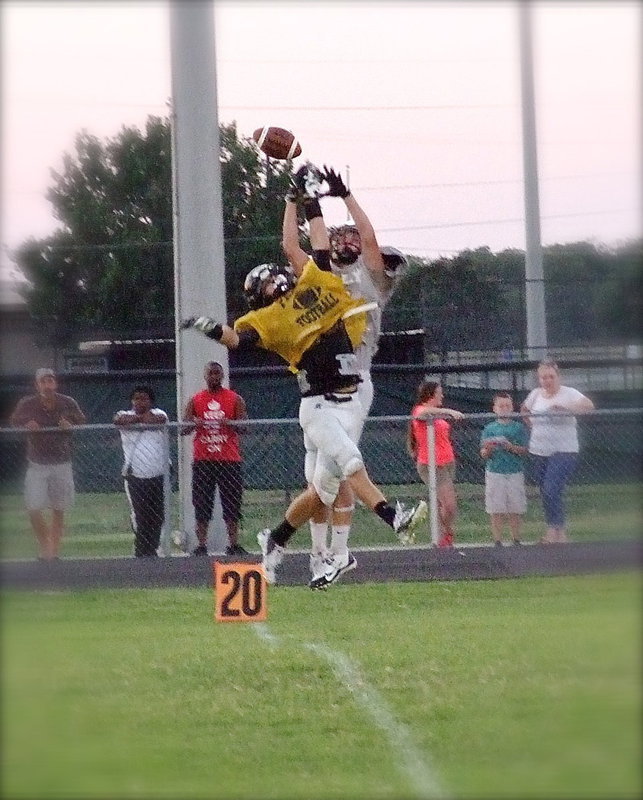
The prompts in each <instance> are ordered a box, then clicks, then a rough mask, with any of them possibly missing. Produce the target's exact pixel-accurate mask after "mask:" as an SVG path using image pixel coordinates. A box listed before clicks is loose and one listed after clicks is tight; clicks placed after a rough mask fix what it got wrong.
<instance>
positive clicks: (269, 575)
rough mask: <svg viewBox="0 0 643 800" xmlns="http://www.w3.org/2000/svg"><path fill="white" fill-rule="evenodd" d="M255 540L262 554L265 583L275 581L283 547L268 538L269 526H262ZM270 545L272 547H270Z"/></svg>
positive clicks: (282, 554)
mask: <svg viewBox="0 0 643 800" xmlns="http://www.w3.org/2000/svg"><path fill="white" fill-rule="evenodd" d="M257 541H258V542H259V547H260V548H261V555H262V556H263V558H262V561H261V566H262V567H263V573H264V575H265V577H266V581H267V583H275V581H276V579H277V575H276V572H277V567H278V566H279V565H280V564H281V562H282V561H283V558H284V548H283V547H282V546H281V545H278V544H275V543H274V542H273V541H272V540H271V538H270V528H264V529H263V530H262V531H259V533H258V534H257ZM271 545H272V547H271Z"/></svg>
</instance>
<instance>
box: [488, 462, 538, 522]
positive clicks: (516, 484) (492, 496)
mask: <svg viewBox="0 0 643 800" xmlns="http://www.w3.org/2000/svg"><path fill="white" fill-rule="evenodd" d="M484 507H485V511H486V512H487V514H524V513H525V512H526V511H527V494H526V492H525V476H524V474H523V473H522V472H512V473H510V474H508V475H503V474H501V473H499V472H485V485H484Z"/></svg>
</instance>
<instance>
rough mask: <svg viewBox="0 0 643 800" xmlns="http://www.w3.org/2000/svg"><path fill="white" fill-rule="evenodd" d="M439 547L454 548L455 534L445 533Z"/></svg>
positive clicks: (439, 541) (441, 537)
mask: <svg viewBox="0 0 643 800" xmlns="http://www.w3.org/2000/svg"><path fill="white" fill-rule="evenodd" d="M438 547H453V534H452V533H445V534H444V535H443V536H440V538H439V539H438Z"/></svg>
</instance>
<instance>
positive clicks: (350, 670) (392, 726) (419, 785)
mask: <svg viewBox="0 0 643 800" xmlns="http://www.w3.org/2000/svg"><path fill="white" fill-rule="evenodd" d="M251 627H252V628H253V630H254V631H255V633H256V634H257V636H258V637H259V638H260V639H261V640H262V641H263V642H265V643H266V644H268V645H269V646H270V647H273V648H274V647H278V646H279V644H280V640H279V637H277V636H275V635H274V634H273V633H271V631H270V630H269V628H268V626H267V625H266V623H264V622H258V623H255V624H254V625H252V626H251ZM302 646H303V647H305V648H306V649H307V650H311V651H312V652H313V653H316V654H317V655H319V656H322V657H323V658H324V659H326V661H328V663H329V664H330V666H331V668H332V670H333V672H334V673H335V677H336V678H337V679H338V680H339V681H340V682H341V683H342V684H343V685H344V686H345V688H346V689H347V690H348V691H349V692H350V693H351V694H352V695H353V696H354V697H355V699H356V700H357V702H358V704H359V705H360V706H361V707H362V709H363V710H364V711H366V713H367V714H368V715H369V716H370V717H371V719H372V720H373V721H374V722H375V724H376V725H377V727H378V728H379V729H380V730H381V731H382V732H383V733H384V734H385V735H386V738H387V739H388V743H389V746H390V747H391V750H392V751H393V752H394V754H395V756H396V759H394V760H395V761H396V763H397V764H398V765H399V766H400V767H401V769H402V772H403V774H404V776H405V777H406V778H407V780H408V781H409V783H410V784H411V785H412V787H413V789H414V792H415V794H416V796H417V797H420V798H426V799H427V800H428V799H429V798H446V797H448V795H447V794H446V792H445V791H444V789H443V788H442V787H441V786H440V784H439V782H438V780H437V778H436V776H435V771H434V769H433V768H432V767H431V766H429V764H428V763H427V761H428V759H427V757H426V754H423V753H421V752H420V751H419V750H418V748H417V747H416V746H415V744H414V742H413V740H412V738H411V734H410V733H409V730H408V728H406V726H405V725H403V724H402V723H401V722H398V720H397V719H396V718H395V716H394V715H393V713H392V712H391V711H390V710H389V709H388V707H387V705H386V701H385V700H384V698H383V697H382V695H381V694H380V693H379V692H378V691H377V689H376V688H375V687H374V686H370V685H369V684H368V683H367V682H366V681H365V680H364V678H363V677H362V675H361V674H360V671H359V668H358V666H357V664H355V662H354V661H352V660H351V659H350V658H349V657H348V656H346V655H344V653H341V652H338V651H335V650H331V649H330V647H327V646H326V645H323V644H315V643H311V642H303V643H302Z"/></svg>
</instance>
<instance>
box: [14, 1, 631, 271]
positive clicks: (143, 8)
mask: <svg viewBox="0 0 643 800" xmlns="http://www.w3.org/2000/svg"><path fill="white" fill-rule="evenodd" d="M1 13H2V37H3V41H2V58H3V63H2V74H3V86H2V198H1V199H2V207H1V224H2V227H1V241H2V244H3V258H2V262H3V268H5V267H6V264H7V255H6V252H7V248H9V249H10V248H13V247H15V246H17V245H18V244H20V243H21V242H22V241H24V240H25V239H26V238H28V237H29V236H35V237H37V238H40V237H43V236H46V235H47V234H49V233H51V232H52V230H53V229H54V228H55V227H56V224H57V223H56V220H54V219H53V217H52V214H51V207H50V205H49V203H48V202H47V200H46V199H45V193H46V190H47V188H48V187H49V186H50V185H51V184H52V179H51V175H50V170H51V169H60V168H61V165H62V156H63V154H64V153H65V152H70V153H71V152H73V151H74V137H75V135H76V134H77V133H78V132H79V131H80V130H81V129H85V130H87V131H88V132H89V133H91V134H94V135H96V136H98V137H99V138H101V139H105V138H109V137H113V136H115V135H116V134H117V133H118V132H119V130H120V129H121V127H122V126H123V125H135V126H137V127H139V128H142V127H143V126H144V124H145V120H146V118H147V117H148V115H151V114H153V115H161V116H166V115H167V101H168V100H169V98H170V95H171V88H170V85H171V80H170V46H169V7H168V5H167V3H161V2H154V1H153V0H149V1H148V2H138V3H136V2H109V3H98V2H71V3H59V2H55V0H53V1H52V2H41V3H34V2H26V1H24V0H23V1H22V2H20V1H16V0H14V2H11V0H9V1H8V2H7V0H5V2H4V3H3V4H2V6H1ZM213 13H214V15H215V32H216V55H217V98H218V109H219V121H220V122H225V123H228V122H232V121H233V120H236V122H237V125H238V129H239V132H240V133H241V134H242V135H247V136H250V135H251V133H252V131H253V130H254V129H255V128H258V127H261V126H263V125H264V124H273V125H281V126H283V127H287V128H290V129H292V130H293V131H294V132H295V133H296V135H297V136H298V138H299V139H300V141H301V144H302V147H303V154H302V156H300V158H299V159H298V160H297V161H296V162H295V163H296V164H297V163H298V162H299V161H301V160H303V159H304V158H309V159H311V160H312V161H314V162H317V163H320V164H323V163H326V164H332V165H334V166H336V167H338V168H340V169H342V170H343V171H344V170H346V167H347V166H349V168H350V183H351V187H352V188H353V190H354V192H355V194H356V197H357V198H358V200H359V201H360V203H361V204H362V206H363V207H364V208H365V210H366V211H367V212H368V213H369V215H370V216H371V219H372V220H373V223H374V225H375V228H376V230H377V231H378V234H379V239H380V242H381V243H382V244H393V245H396V246H397V247H399V248H401V249H402V250H405V251H406V252H410V253H417V254H418V255H421V256H426V257H430V258H433V257H437V256H439V255H440V254H446V255H449V254H452V253H455V252H458V251H459V250H461V249H463V248H465V247H478V246H483V245H487V246H489V247H490V248H491V249H492V250H494V251H497V250H501V249H503V248H505V247H520V248H524V222H523V216H524V207H523V187H522V149H521V148H522V145H521V109H520V71H519V50H518V36H517V30H518V28H517V15H518V4H517V3H514V2H509V0H507V1H506V2H496V3H484V2H478V3H459V2H448V3H444V2H443V3H437V2H413V3H404V2H391V3H389V2H383V1H381V2H362V3H344V2H332V1H328V2H318V3H310V4H303V3H299V2H290V3H288V2H287V3H276V2H275V3H273V2H270V0H263V2H260V3H251V2H245V1H243V0H232V1H231V2H219V1H218V0H217V2H216V3H215V10H214V12H213ZM533 32H534V46H535V84H536V87H535V88H536V99H537V111H536V119H537V127H538V158H539V177H540V200H541V214H542V239H543V244H545V245H546V244H551V243H554V242H569V241H576V240H579V239H590V240H593V241H596V242H606V243H614V242H616V241H618V240H622V239H624V238H630V237H635V236H640V235H641V228H640V219H641V160H640V143H641V130H640V121H641V108H640V89H641V87H640V71H641V61H640V59H641V41H640V35H641V5H640V3H638V2H593V3H581V2H576V3H562V2H547V3H535V4H534V31H533ZM325 215H326V218H327V220H328V222H331V223H332V222H341V221H343V220H344V219H345V211H344V210H343V206H342V204H341V203H340V201H335V200H331V201H328V202H327V204H326V206H325Z"/></svg>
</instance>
